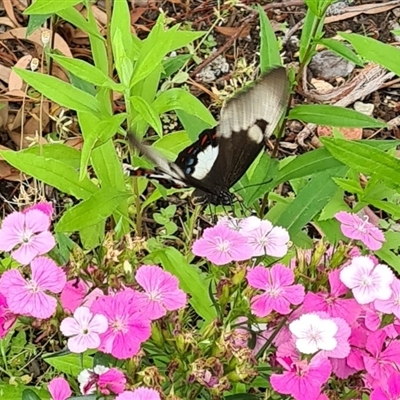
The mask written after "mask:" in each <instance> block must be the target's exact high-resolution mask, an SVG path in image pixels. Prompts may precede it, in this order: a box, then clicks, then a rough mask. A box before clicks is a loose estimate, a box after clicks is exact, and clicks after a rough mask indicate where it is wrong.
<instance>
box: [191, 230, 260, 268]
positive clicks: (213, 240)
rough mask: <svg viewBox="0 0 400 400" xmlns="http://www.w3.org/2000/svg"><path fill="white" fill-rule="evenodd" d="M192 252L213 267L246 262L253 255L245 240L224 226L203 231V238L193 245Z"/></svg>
mask: <svg viewBox="0 0 400 400" xmlns="http://www.w3.org/2000/svg"><path fill="white" fill-rule="evenodd" d="M192 252H193V254H194V255H196V256H200V257H205V258H206V259H207V260H209V261H211V262H212V263H214V264H215V265H225V264H228V263H229V262H231V261H244V260H248V259H249V258H251V256H252V253H253V252H252V249H251V247H250V246H249V244H248V243H247V238H245V237H244V236H243V235H241V234H240V233H239V232H236V231H234V230H232V229H229V228H228V227H227V226H225V225H216V226H214V227H212V228H207V229H205V230H204V233H203V236H202V237H201V238H200V239H197V240H196V241H195V242H194V243H193V247H192Z"/></svg>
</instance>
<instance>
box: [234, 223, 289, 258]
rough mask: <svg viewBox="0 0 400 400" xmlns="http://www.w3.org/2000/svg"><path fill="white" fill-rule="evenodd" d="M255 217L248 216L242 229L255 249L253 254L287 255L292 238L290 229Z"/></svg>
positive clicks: (255, 255) (242, 232)
mask: <svg viewBox="0 0 400 400" xmlns="http://www.w3.org/2000/svg"><path fill="white" fill-rule="evenodd" d="M250 218H251V220H250ZM255 218H256V217H249V218H246V219H245V220H244V221H243V223H242V224H241V226H242V229H241V230H240V233H241V234H242V235H243V236H246V237H247V239H248V243H249V244H250V245H251V247H252V249H253V255H252V256H253V257H258V256H265V255H267V256H272V257H283V256H284V255H286V253H287V251H288V242H289V239H290V237H289V233H288V231H287V230H286V229H284V228H281V227H280V226H273V225H272V224H271V222H269V221H268V220H259V219H258V218H257V219H255ZM246 220H247V221H246ZM257 220H258V221H257Z"/></svg>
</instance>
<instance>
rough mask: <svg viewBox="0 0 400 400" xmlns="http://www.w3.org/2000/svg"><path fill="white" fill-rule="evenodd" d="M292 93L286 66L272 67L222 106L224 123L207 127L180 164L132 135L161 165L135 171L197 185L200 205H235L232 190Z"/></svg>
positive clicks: (169, 183)
mask: <svg viewBox="0 0 400 400" xmlns="http://www.w3.org/2000/svg"><path fill="white" fill-rule="evenodd" d="M288 97H289V84H288V79H287V76H286V71H285V69H284V68H283V67H277V68H274V69H272V70H270V71H269V72H267V73H266V74H265V75H264V76H262V77H261V79H259V80H258V81H256V82H255V83H254V84H253V85H252V86H251V87H250V88H247V89H244V90H242V91H240V92H239V93H238V94H237V95H236V96H235V97H233V98H232V99H230V100H229V101H228V102H227V103H226V104H225V105H224V107H223V108H222V110H221V115H220V119H219V124H218V125H217V126H216V127H215V128H213V129H207V130H205V131H203V132H202V133H201V134H200V135H199V138H198V140H197V141H196V142H194V143H193V144H191V145H190V146H189V147H186V148H185V149H184V150H182V151H181V152H180V153H179V155H178V157H177V158H176V160H175V161H174V162H170V161H168V160H167V159H166V158H165V157H163V156H162V155H161V154H159V153H158V152H157V151H155V150H154V149H153V148H151V147H150V146H147V145H145V144H143V143H142V142H141V141H139V140H138V139H137V138H136V137H135V135H133V134H132V133H128V140H129V142H130V144H131V145H132V146H133V147H135V148H137V149H138V150H139V151H140V152H141V153H142V154H143V155H144V156H145V157H146V158H148V159H149V160H150V161H151V162H152V163H153V164H154V165H155V166H156V168H155V169H154V171H152V170H146V169H143V168H138V169H135V170H133V171H132V175H135V176H145V177H147V178H149V179H156V180H158V181H159V182H160V183H161V184H163V185H164V186H166V187H190V186H191V187H194V188H195V191H194V193H193V198H194V200H195V203H197V204H199V203H210V204H214V205H231V204H232V201H233V197H234V196H233V194H232V193H231V192H230V191H229V189H230V188H231V187H232V186H233V185H234V184H235V183H236V182H237V181H238V180H239V179H240V178H241V177H242V176H243V175H244V173H245V172H246V171H247V169H248V168H249V167H250V165H251V163H252V162H253V161H254V159H255V158H256V157H257V155H258V154H259V153H260V152H261V151H262V150H263V148H264V146H265V140H266V139H267V138H268V137H269V136H271V134H272V133H273V132H274V130H275V128H276V126H277V124H278V123H279V120H280V118H281V116H282V114H283V112H284V110H285V107H286V105H287V101H288Z"/></svg>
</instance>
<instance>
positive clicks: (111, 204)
mask: <svg viewBox="0 0 400 400" xmlns="http://www.w3.org/2000/svg"><path fill="white" fill-rule="evenodd" d="M130 196H131V195H130V194H129V193H126V192H125V193H124V192H122V193H121V192H116V191H115V189H114V188H107V189H99V190H98V191H97V192H96V193H94V194H93V195H92V196H90V197H89V198H88V199H87V200H85V201H82V202H81V203H79V204H78V205H77V206H74V207H72V208H70V209H69V210H67V211H66V212H65V213H64V214H63V216H62V217H61V219H60V220H59V221H58V223H57V225H56V227H55V231H56V232H75V231H80V230H81V229H84V228H87V227H89V226H92V225H96V224H97V223H99V222H101V221H103V220H105V219H106V218H108V217H109V216H110V215H111V214H112V213H113V212H114V210H115V209H116V208H117V206H118V205H119V204H120V203H121V202H122V201H123V200H126V199H127V198H129V197H130Z"/></svg>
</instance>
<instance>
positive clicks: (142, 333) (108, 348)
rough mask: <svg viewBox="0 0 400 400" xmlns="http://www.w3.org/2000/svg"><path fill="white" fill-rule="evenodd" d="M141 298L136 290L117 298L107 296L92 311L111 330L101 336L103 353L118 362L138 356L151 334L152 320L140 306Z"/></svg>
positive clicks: (93, 306) (125, 291) (121, 294)
mask: <svg viewBox="0 0 400 400" xmlns="http://www.w3.org/2000/svg"><path fill="white" fill-rule="evenodd" d="M138 300H139V297H138V295H137V292H135V291H134V290H132V289H125V290H123V291H121V292H119V293H117V294H116V295H114V296H103V297H100V298H98V299H97V300H95V301H94V303H93V304H92V307H91V311H92V312H93V313H94V314H102V315H104V316H105V317H106V318H107V320H108V329H107V331H106V332H105V333H102V334H101V335H100V340H101V343H100V346H99V350H100V351H102V352H104V353H108V354H109V353H111V354H112V355H113V356H114V357H116V358H118V359H126V358H130V357H132V356H134V355H136V354H137V353H138V351H139V350H140V345H141V343H142V342H144V341H146V340H147V339H148V338H149V337H150V334H151V330H150V320H149V319H148V317H147V316H146V315H144V314H143V313H142V312H141V310H140V309H139V306H138Z"/></svg>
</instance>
